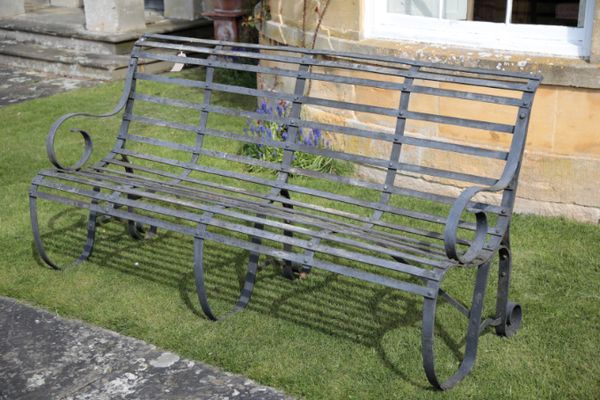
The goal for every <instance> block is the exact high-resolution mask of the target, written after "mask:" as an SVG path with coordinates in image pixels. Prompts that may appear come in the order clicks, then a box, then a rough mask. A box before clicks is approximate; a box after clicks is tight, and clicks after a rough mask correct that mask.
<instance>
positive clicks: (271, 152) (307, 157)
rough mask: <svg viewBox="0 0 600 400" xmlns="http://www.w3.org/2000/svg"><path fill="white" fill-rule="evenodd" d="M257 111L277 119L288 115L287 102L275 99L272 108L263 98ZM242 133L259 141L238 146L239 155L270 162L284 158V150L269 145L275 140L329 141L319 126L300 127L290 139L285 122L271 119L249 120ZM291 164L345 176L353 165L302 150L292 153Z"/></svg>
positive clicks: (304, 143) (305, 143)
mask: <svg viewBox="0 0 600 400" xmlns="http://www.w3.org/2000/svg"><path fill="white" fill-rule="evenodd" d="M274 111H275V114H274ZM256 112H257V113H259V114H264V115H265V116H273V115H276V116H277V117H279V118H283V117H287V116H289V112H290V103H289V102H287V101H285V100H280V101H278V102H277V105H276V106H275V110H274V109H273V107H271V106H269V105H268V104H267V102H266V101H264V100H263V101H262V102H261V104H260V107H259V108H258V109H257V110H256ZM244 134H245V135H249V136H252V137H255V138H258V139H260V142H259V143H245V144H244V145H242V147H241V149H240V154H242V155H245V156H250V157H253V158H258V159H260V160H264V161H268V162H272V163H281V162H282V160H283V149H281V148H279V147H274V146H270V145H269V144H270V143H273V142H274V141H275V142H285V141H292V142H294V143H296V144H299V145H300V146H303V147H305V148H310V147H315V148H320V149H329V148H331V144H330V142H329V140H327V139H326V138H325V136H324V135H323V133H322V132H321V130H320V129H310V128H308V129H299V130H297V131H296V132H295V137H293V138H290V137H289V134H290V132H289V130H288V126H287V125H286V124H280V123H278V122H275V121H272V120H270V119H265V120H261V119H258V120H254V121H252V120H250V119H248V120H247V121H246V126H244ZM292 165H293V166H294V167H296V168H301V169H309V170H313V171H319V172H324V173H328V174H336V175H348V174H351V173H352V172H353V170H354V168H353V166H352V164H351V163H349V162H345V161H341V160H338V159H335V158H332V157H326V156H322V155H317V154H313V153H310V152H304V151H301V150H300V151H296V152H295V154H294V161H293V164H292ZM248 168H249V169H250V170H257V169H259V168H260V167H256V166H249V167H248Z"/></svg>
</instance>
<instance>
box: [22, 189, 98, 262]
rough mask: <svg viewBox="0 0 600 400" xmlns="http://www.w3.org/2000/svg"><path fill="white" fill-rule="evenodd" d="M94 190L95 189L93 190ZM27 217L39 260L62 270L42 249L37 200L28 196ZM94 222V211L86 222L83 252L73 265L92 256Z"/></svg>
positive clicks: (93, 201)
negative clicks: (29, 219)
mask: <svg viewBox="0 0 600 400" xmlns="http://www.w3.org/2000/svg"><path fill="white" fill-rule="evenodd" d="M94 190H96V189H94ZM92 203H94V204H95V203H96V201H95V200H92ZM29 216H30V218H31V230H32V231H33V240H34V242H35V248H36V249H37V252H38V254H39V256H40V258H41V259H42V260H43V261H44V262H45V263H46V264H48V266H50V267H52V268H54V269H63V268H61V267H60V266H59V265H58V264H56V263H54V262H53V261H52V260H51V259H50V257H48V254H47V253H46V250H45V249H44V244H43V243H42V238H41V236H40V228H39V223H38V215H37V198H36V197H35V196H32V195H30V196H29ZM96 220H97V214H96V212H95V211H90V214H89V217H88V222H87V239H86V242H85V245H84V246H83V252H82V253H81V255H80V256H79V257H77V259H76V260H75V261H74V262H73V265H77V264H79V263H81V262H82V261H85V260H87V259H88V258H90V256H91V255H92V250H93V248H94V240H95V238H96Z"/></svg>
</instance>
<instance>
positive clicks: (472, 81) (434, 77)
mask: <svg viewBox="0 0 600 400" xmlns="http://www.w3.org/2000/svg"><path fill="white" fill-rule="evenodd" d="M198 51H201V49H198ZM210 53H213V52H212V51H210ZM224 53H226V52H224ZM230 53H232V54H231V55H232V56H240V55H241V54H240V53H235V52H230ZM253 57H257V56H256V54H253ZM140 58H145V59H150V60H161V61H167V62H172V63H183V64H191V65H203V66H212V67H217V68H225V69H233V70H239V71H253V72H260V73H266V74H275V75H280V76H289V77H296V74H295V71H291V70H286V69H282V68H270V67H261V66H255V65H248V64H236V63H232V62H226V61H207V60H205V59H200V58H193V57H180V56H173V55H166V54H158V53H149V52H141V53H140ZM261 59H262V58H261ZM299 60H300V61H298V62H296V64H299V63H304V59H299ZM310 65H315V66H319V67H329V68H341V69H347V70H350V71H361V72H372V73H378V74H383V75H389V76H395V77H401V78H415V79H421V80H427V81H433V82H450V83H458V84H464V85H473V86H481V87H488V88H495V89H505V90H517V91H521V92H523V91H529V90H530V89H529V85H527V84H524V83H520V82H519V83H511V82H506V81H495V80H489V79H479V78H470V77H460V76H456V75H439V74H435V73H431V72H428V73H425V72H422V73H419V74H418V75H412V74H409V73H406V72H399V71H398V69H394V68H391V67H377V66H372V65H365V64H348V63H340V62H336V61H318V63H317V62H312V63H310Z"/></svg>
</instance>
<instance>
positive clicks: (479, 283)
mask: <svg viewBox="0 0 600 400" xmlns="http://www.w3.org/2000/svg"><path fill="white" fill-rule="evenodd" d="M489 270H490V263H489V262H488V263H485V264H482V265H480V266H479V267H478V268H477V277H476V280H475V289H474V291H473V301H472V305H471V310H470V313H469V326H468V329H467V345H466V349H465V354H464V357H463V360H462V362H461V364H460V366H459V368H458V370H457V371H456V373H455V374H454V375H452V376H451V377H450V378H448V379H447V380H445V381H443V382H442V381H440V380H439V378H438V376H437V373H436V371H435V352H434V330H435V309H436V303H437V299H438V296H437V295H436V297H435V298H433V299H430V298H426V299H425V303H424V305H423V336H422V349H421V350H422V352H423V368H424V369H425V374H426V375H427V379H428V380H429V382H430V383H431V384H432V385H433V386H434V387H436V388H437V389H440V390H446V389H450V388H451V387H453V386H454V385H456V384H457V383H458V382H460V381H461V380H462V379H463V378H464V377H465V376H467V374H468V373H469V372H470V371H471V369H472V368H473V365H474V364H475V358H476V356H477V345H478V343H479V328H480V324H481V313H482V311H483V299H484V295H485V290H486V285H487V278H488V275H489ZM429 287H430V288H431V289H433V290H435V291H436V292H437V291H438V290H439V283H432V284H430V285H429Z"/></svg>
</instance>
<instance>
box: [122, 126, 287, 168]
mask: <svg viewBox="0 0 600 400" xmlns="http://www.w3.org/2000/svg"><path fill="white" fill-rule="evenodd" d="M125 138H126V139H128V140H131V141H133V142H138V143H145V144H150V145H153V146H159V147H166V148H169V149H174V150H181V151H187V152H190V153H191V152H196V153H198V154H201V155H205V156H207V157H212V158H220V159H224V160H228V161H233V162H237V163H241V164H245V165H253V166H257V167H262V168H267V169H272V170H279V169H280V168H281V164H280V163H273V162H268V161H264V160H260V159H258V158H254V157H248V156H241V155H237V154H231V153H225V152H222V151H216V150H207V149H204V148H201V149H196V148H195V147H194V146H189V145H185V144H180V143H175V142H171V141H166V140H160V139H155V138H149V137H146V136H140V135H134V134H131V133H129V134H127V135H125Z"/></svg>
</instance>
